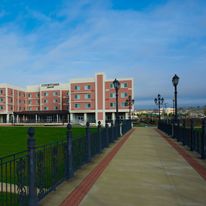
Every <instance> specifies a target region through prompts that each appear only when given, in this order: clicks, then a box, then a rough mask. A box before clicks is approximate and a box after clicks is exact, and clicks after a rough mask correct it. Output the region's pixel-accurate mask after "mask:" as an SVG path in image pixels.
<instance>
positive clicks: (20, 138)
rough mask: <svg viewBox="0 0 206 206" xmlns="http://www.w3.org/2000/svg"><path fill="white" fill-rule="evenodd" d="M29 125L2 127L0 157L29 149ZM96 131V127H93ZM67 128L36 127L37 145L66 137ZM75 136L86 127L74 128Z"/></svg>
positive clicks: (82, 132)
mask: <svg viewBox="0 0 206 206" xmlns="http://www.w3.org/2000/svg"><path fill="white" fill-rule="evenodd" d="M27 130H28V127H0V157H1V156H4V155H8V154H11V153H15V152H20V151H22V150H26V149H27ZM91 131H92V132H95V131H96V129H94V128H93V129H92V130H91ZM66 132H67V129H66V128H62V127H36V128H35V138H36V145H44V144H48V143H52V142H56V141H60V140H64V139H66ZM72 133H73V138H78V137H82V136H84V135H85V128H72Z"/></svg>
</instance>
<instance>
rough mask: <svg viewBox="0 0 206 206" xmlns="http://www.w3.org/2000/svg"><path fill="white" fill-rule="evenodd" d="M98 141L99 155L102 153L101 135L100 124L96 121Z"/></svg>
mask: <svg viewBox="0 0 206 206" xmlns="http://www.w3.org/2000/svg"><path fill="white" fill-rule="evenodd" d="M97 129H98V139H99V153H100V152H101V151H102V135H101V122H100V121H98V128H97Z"/></svg>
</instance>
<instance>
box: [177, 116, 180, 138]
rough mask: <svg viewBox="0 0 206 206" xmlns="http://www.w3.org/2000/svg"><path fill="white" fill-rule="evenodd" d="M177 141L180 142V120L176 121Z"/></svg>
mask: <svg viewBox="0 0 206 206" xmlns="http://www.w3.org/2000/svg"><path fill="white" fill-rule="evenodd" d="M177 141H178V142H179V141H180V120H179V119H177Z"/></svg>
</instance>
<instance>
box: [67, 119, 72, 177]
mask: <svg viewBox="0 0 206 206" xmlns="http://www.w3.org/2000/svg"><path fill="white" fill-rule="evenodd" d="M73 176H74V170H73V155H72V125H71V124H70V123H69V124H67V174H66V178H67V179H69V178H71V177H73Z"/></svg>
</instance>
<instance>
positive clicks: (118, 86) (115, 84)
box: [113, 79, 120, 124]
mask: <svg viewBox="0 0 206 206" xmlns="http://www.w3.org/2000/svg"><path fill="white" fill-rule="evenodd" d="M113 85H114V88H115V92H116V124H119V111H118V91H119V88H120V82H119V81H118V80H117V79H115V80H114V81H113Z"/></svg>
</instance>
